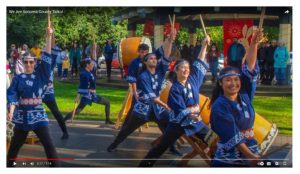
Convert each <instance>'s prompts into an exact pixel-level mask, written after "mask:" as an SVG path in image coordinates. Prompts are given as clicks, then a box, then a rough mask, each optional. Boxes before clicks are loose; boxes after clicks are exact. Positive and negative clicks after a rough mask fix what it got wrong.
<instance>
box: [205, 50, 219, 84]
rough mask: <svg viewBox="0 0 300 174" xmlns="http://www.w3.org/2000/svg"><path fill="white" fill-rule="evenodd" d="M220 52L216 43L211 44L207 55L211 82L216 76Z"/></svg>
mask: <svg viewBox="0 0 300 174" xmlns="http://www.w3.org/2000/svg"><path fill="white" fill-rule="evenodd" d="M219 57H220V52H219V49H218V47H217V45H216V44H212V45H211V47H210V50H209V52H208V55H207V61H208V63H209V68H210V71H211V74H212V82H213V83H214V82H215V81H216V79H217V76H218V65H219Z"/></svg>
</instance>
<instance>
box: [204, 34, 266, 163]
mask: <svg viewBox="0 0 300 174" xmlns="http://www.w3.org/2000/svg"><path fill="white" fill-rule="evenodd" d="M262 35H263V33H262V31H261V30H256V31H254V34H253V36H252V41H251V43H250V47H249V49H248V51H247V54H246V55H247V56H246V61H245V63H244V64H243V66H242V70H239V69H237V68H235V67H231V66H229V67H226V68H224V69H222V70H221V71H220V76H219V78H218V81H217V84H216V87H215V89H214V90H213V95H212V99H211V116H210V123H211V128H212V130H213V131H214V132H215V133H216V134H218V136H219V138H220V141H219V143H218V144H217V150H216V153H215V156H214V159H213V161H212V166H213V167H241V166H249V165H256V164H257V160H258V159H259V158H260V156H259V149H258V146H257V141H256V140H255V138H254V132H253V124H254V119H255V112H254V108H253V106H252V104H251V102H252V100H253V96H254V92H255V88H256V83H257V76H258V74H259V68H258V64H257V62H256V59H257V58H256V55H257V46H258V44H259V41H260V39H261V38H262Z"/></svg>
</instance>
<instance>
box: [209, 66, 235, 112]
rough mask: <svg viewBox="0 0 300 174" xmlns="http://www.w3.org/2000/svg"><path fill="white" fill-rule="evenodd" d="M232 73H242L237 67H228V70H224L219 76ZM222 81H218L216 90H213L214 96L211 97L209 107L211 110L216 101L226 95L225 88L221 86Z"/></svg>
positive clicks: (215, 85)
mask: <svg viewBox="0 0 300 174" xmlns="http://www.w3.org/2000/svg"><path fill="white" fill-rule="evenodd" d="M230 71H235V72H237V73H239V72H240V70H239V69H238V68H236V67H233V66H227V67H226V68H223V69H222V70H221V71H220V73H219V76H221V75H224V74H226V73H228V72H230ZM221 80H222V79H218V80H217V81H216V83H215V84H214V88H213V91H212V95H211V100H210V103H209V105H208V107H209V108H211V106H212V105H213V103H214V102H215V101H216V99H217V98H218V97H219V96H220V95H221V94H223V93H224V91H223V88H222V86H221V85H220V84H219V82H220V81H221Z"/></svg>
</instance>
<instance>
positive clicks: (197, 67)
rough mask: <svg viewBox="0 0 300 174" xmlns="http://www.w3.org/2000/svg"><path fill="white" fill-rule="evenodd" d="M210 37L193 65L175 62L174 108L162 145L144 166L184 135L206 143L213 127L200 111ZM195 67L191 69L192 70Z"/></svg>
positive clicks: (171, 104)
mask: <svg viewBox="0 0 300 174" xmlns="http://www.w3.org/2000/svg"><path fill="white" fill-rule="evenodd" d="M209 41H210V38H209V36H206V38H205V39H204V40H203V44H202V45H203V46H202V48H201V52H200V54H199V56H198V59H197V60H195V61H194V63H193V65H192V66H191V68H190V66H189V63H188V62H187V61H186V60H178V61H176V63H175V65H174V71H175V73H176V78H175V80H174V81H173V85H172V87H171V89H170V92H169V97H168V106H169V107H170V108H171V110H172V111H173V114H171V116H170V120H169V123H168V126H167V129H166V131H165V132H164V134H163V137H162V140H161V141H160V143H159V144H158V145H156V146H155V147H153V148H152V149H151V150H150V151H149V152H148V154H147V155H146V157H145V158H144V160H142V161H141V163H140V164H139V166H140V167H151V166H153V165H154V163H155V162H156V160H157V158H159V157H160V156H161V155H162V154H163V153H164V152H165V151H166V149H167V148H168V146H170V144H172V143H174V142H175V141H176V140H177V139H178V138H179V137H180V136H182V135H183V134H186V135H187V136H192V135H195V136H197V137H198V138H200V139H202V140H203V141H204V142H205V140H204V139H205V136H206V134H207V133H208V132H209V128H208V127H207V126H206V125H205V124H204V123H203V122H202V121H201V118H199V117H198V114H199V89H200V87H201V85H202V81H203V78H204V75H205V73H206V71H207V68H208V67H207V65H206V63H204V62H203V61H204V58H205V53H206V48H207V44H208V42H209ZM190 69H191V70H190Z"/></svg>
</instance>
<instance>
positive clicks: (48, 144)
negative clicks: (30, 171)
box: [7, 126, 60, 167]
mask: <svg viewBox="0 0 300 174" xmlns="http://www.w3.org/2000/svg"><path fill="white" fill-rule="evenodd" d="M28 132H29V131H23V130H19V129H16V128H15V129H14V136H13V137H12V140H11V144H10V148H9V151H8V154H7V167H13V163H14V161H15V160H14V158H16V157H17V156H18V152H19V150H20V149H21V147H22V146H23V144H24V143H25V140H26V138H27V135H28ZM33 132H34V133H35V134H36V135H37V137H38V138H39V139H40V141H41V143H42V145H43V146H44V149H45V153H46V155H47V158H50V159H55V158H57V154H56V150H55V147H54V145H53V143H52V139H51V136H50V132H49V128H48V126H44V127H41V128H39V129H36V130H34V131H33ZM48 161H49V162H50V166H52V167H58V166H60V165H59V161H57V160H48Z"/></svg>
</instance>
